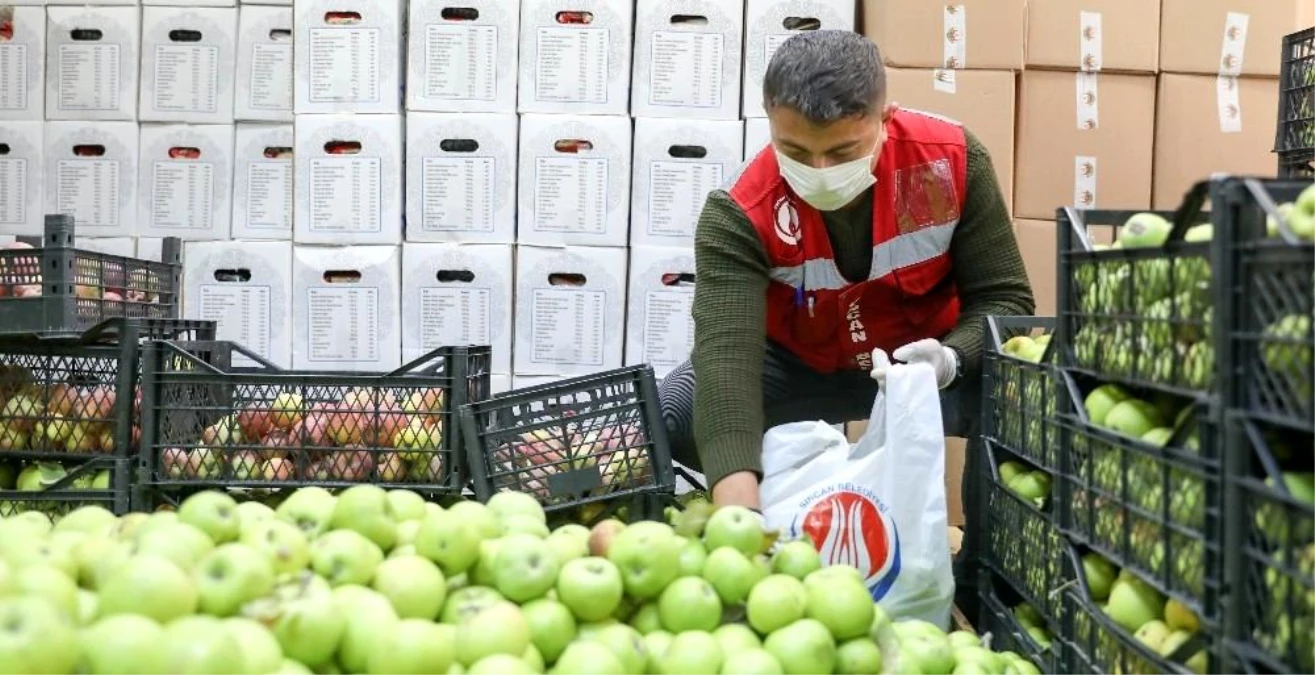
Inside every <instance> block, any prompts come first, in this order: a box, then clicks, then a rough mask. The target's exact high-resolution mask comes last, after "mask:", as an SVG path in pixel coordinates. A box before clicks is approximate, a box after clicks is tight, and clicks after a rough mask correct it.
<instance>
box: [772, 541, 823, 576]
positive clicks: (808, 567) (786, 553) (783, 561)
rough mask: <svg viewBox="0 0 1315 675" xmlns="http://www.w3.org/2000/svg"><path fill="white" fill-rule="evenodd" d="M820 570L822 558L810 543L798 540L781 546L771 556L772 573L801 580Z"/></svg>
mask: <svg viewBox="0 0 1315 675" xmlns="http://www.w3.org/2000/svg"><path fill="white" fill-rule="evenodd" d="M821 568H822V558H821V556H819V555H818V554H817V549H816V548H814V547H813V544H812V542H810V541H807V540H804V539H800V540H795V541H790V542H786V543H785V544H782V545H781V547H780V549H778V550H777V551H776V555H774V556H772V572H774V573H776V574H788V575H790V576H792V577H794V578H796V579H800V580H802V579H803V578H804V577H807V576H808V575H809V574H812V573H813V572H815V571H817V570H819V569H821Z"/></svg>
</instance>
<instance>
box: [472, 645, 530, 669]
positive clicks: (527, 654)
mask: <svg viewBox="0 0 1315 675" xmlns="http://www.w3.org/2000/svg"><path fill="white" fill-rule="evenodd" d="M519 660H520V662H521V663H523V664H525V667H526V668H527V669H528V670H529V672H531V673H535V674H536V675H541V674H542V673H543V671H545V670H547V668H548V664H546V663H544V661H543V654H540V653H539V650H538V648H537V647H535V646H534V643H533V642H531V643H530V646H528V647H526V648H525V653H524V654H522V655H521V657H520V659H519ZM472 667H473V666H472Z"/></svg>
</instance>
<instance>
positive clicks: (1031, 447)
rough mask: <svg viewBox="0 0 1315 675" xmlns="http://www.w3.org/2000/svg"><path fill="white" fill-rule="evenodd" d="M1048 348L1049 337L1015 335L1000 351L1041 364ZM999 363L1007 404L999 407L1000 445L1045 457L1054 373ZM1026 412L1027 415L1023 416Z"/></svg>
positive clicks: (1052, 413) (1002, 390)
mask: <svg viewBox="0 0 1315 675" xmlns="http://www.w3.org/2000/svg"><path fill="white" fill-rule="evenodd" d="M1049 344H1050V335H1049V334H1043V335H1038V336H1035V337H1033V336H1030V335H1016V336H1014V337H1011V338H1009V339H1008V340H1006V341H1005V343H1004V344H1003V345H1001V351H1002V353H1004V354H1005V355H1007V356H1012V357H1014V358H1016V359H1019V360H1021V361H1026V362H1028V363H1036V364H1039V363H1041V360H1042V359H1043V358H1045V354H1046V347H1047V346H1049ZM997 363H998V364H999V366H998V369H999V372H998V373H997V375H996V377H997V379H998V382H999V385H998V386H1000V387H1001V392H1000V394H999V395H1000V396H1001V397H1002V398H1003V401H1004V403H1005V405H1003V406H997V412H996V417H997V419H998V420H999V429H1000V436H1001V438H1000V441H1001V442H1002V443H1004V444H1005V445H1007V446H1009V447H1010V448H1012V449H1014V450H1017V451H1018V452H1021V453H1024V454H1026V455H1029V456H1033V457H1037V456H1044V455H1045V454H1047V453H1046V449H1047V445H1048V443H1047V440H1046V438H1045V437H1044V436H1043V435H1042V431H1043V430H1044V428H1045V427H1044V424H1045V420H1046V419H1047V418H1050V417H1052V416H1053V415H1054V413H1055V382H1054V379H1053V378H1052V376H1051V373H1050V372H1049V371H1047V370H1043V369H1040V368H1031V367H1012V368H1011V367H1010V364H1009V362H1008V360H1005V359H1000V360H999V361H998V362H997ZM1020 385H1021V389H1022V391H1021V392H1020V391H1019V389H1020ZM1024 411H1025V412H1026V414H1022V413H1023V412H1024Z"/></svg>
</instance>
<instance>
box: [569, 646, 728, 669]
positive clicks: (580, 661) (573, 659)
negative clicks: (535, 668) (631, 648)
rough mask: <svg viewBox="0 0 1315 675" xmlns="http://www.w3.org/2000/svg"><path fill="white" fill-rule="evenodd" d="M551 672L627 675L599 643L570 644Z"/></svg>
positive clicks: (617, 660)
mask: <svg viewBox="0 0 1315 675" xmlns="http://www.w3.org/2000/svg"><path fill="white" fill-rule="evenodd" d="M551 672H552V673H554V675H627V673H626V669H625V666H624V665H622V663H621V660H620V659H618V658H616V655H615V654H613V653H612V650H610V649H608V648H607V646H606V645H604V644H602V643H599V642H572V643H571V644H570V645H569V646H568V647H567V648H566V651H564V652H562V656H561V658H560V659H558V660H557V664H556V665H555V666H553V669H552V671H551ZM709 672H711V671H709Z"/></svg>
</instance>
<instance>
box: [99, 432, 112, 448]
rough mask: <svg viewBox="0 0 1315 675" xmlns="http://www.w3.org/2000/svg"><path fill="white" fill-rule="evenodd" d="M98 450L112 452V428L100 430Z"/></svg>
mask: <svg viewBox="0 0 1315 675" xmlns="http://www.w3.org/2000/svg"><path fill="white" fill-rule="evenodd" d="M100 451H101V452H103V453H106V454H109V453H112V452H114V429H104V430H102V431H101V432H100Z"/></svg>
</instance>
